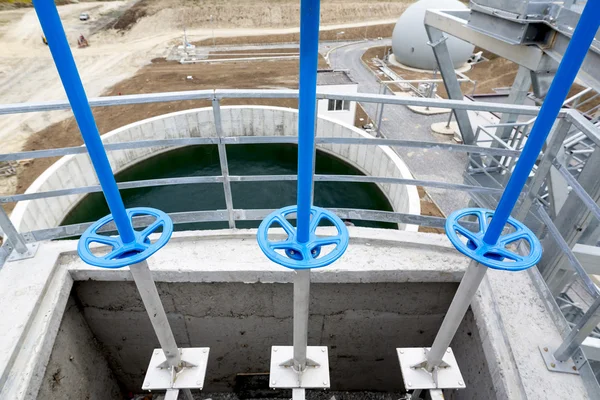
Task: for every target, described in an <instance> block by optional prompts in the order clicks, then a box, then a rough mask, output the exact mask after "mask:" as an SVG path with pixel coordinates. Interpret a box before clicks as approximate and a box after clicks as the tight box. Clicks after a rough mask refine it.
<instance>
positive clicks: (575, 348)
mask: <svg viewBox="0 0 600 400" xmlns="http://www.w3.org/2000/svg"><path fill="white" fill-rule="evenodd" d="M296 96H297V91H294V90H282V91H276V90H214V91H213V90H210V91H197V92H180V93H159V94H151V95H130V96H119V97H111V98H98V99H92V100H90V104H91V105H93V106H96V107H106V106H112V105H119V104H143V103H150V102H161V101H178V100H182V99H190V98H195V99H209V100H211V101H212V108H213V113H214V116H215V124H216V128H217V129H216V131H217V133H218V134H219V136H218V137H216V138H192V139H168V140H144V141H135V142H126V143H113V144H106V145H105V146H104V147H105V149H106V150H107V151H115V150H123V149H132V148H144V147H157V146H160V147H174V148H175V147H181V146H186V145H202V144H216V145H218V146H220V147H221V150H220V152H219V156H220V164H221V167H222V172H221V175H218V176H211V177H191V178H189V177H181V178H170V179H155V180H148V181H139V182H124V183H121V184H120V186H119V188H120V189H126V188H133V187H151V186H157V185H171V184H182V183H215V182H216V183H222V184H223V185H224V191H225V195H226V198H228V200H227V202H226V204H227V209H224V210H213V211H194V212H181V213H172V214H170V217H171V218H172V219H173V222H174V223H175V224H178V223H188V222H208V221H224V222H228V224H229V226H230V227H232V228H235V222H236V221H242V220H260V219H262V218H264V217H265V216H266V215H268V214H269V213H270V212H271V211H273V210H244V209H236V208H235V207H234V205H233V201H232V199H231V192H230V188H229V190H227V186H228V185H231V182H240V181H255V182H258V181H275V180H295V179H296V176H293V175H286V176H268V175H266V176H231V175H229V173H228V168H227V166H228V164H227V157H226V151H225V147H226V146H227V145H236V144H244V143H296V142H297V137H269V136H263V137H228V136H226V132H223V131H222V128H219V125H220V101H221V100H222V99H225V98H228V99H229V98H248V97H254V98H290V97H291V98H293V97H296ZM124 97H126V98H124ZM317 97H318V98H327V99H339V100H350V101H360V102H373V103H380V104H387V105H392V106H394V105H395V106H397V105H421V106H430V107H445V108H452V109H460V110H480V111H495V112H509V113H513V114H524V115H531V116H535V115H536V113H537V111H538V109H537V107H530V106H520V105H504V104H490V103H480V102H466V101H456V100H440V99H427V98H425V99H422V98H411V99H404V98H398V97H395V96H389V95H363V94H359V95H344V94H333V93H325V92H322V93H318V94H317ZM68 108H69V105H68V103H65V102H49V103H41V104H40V103H38V104H11V105H0V114H12V113H24V112H38V111H49V110H58V109H68ZM572 127H575V128H577V129H579V130H581V131H582V132H583V133H584V134H585V135H586V137H587V138H588V139H589V140H591V141H592V142H594V143H596V144H600V131H599V130H598V128H597V127H596V126H595V125H594V124H592V123H591V122H590V121H588V120H587V119H586V118H585V117H583V116H582V115H581V114H580V113H578V112H577V111H575V110H566V109H563V110H562V111H561V112H560V114H559V123H558V124H557V126H556V127H555V128H554V134H552V136H551V138H550V139H549V142H548V143H547V144H546V149H545V151H544V153H543V156H542V158H541V159H540V160H538V163H537V171H536V173H535V175H534V177H533V178H532V179H531V180H530V181H529V183H528V186H527V188H526V190H525V191H524V194H523V195H522V196H521V198H520V202H519V206H518V211H517V212H516V214H517V215H518V216H519V217H521V216H523V215H527V214H528V213H531V214H533V215H535V216H536V217H537V218H538V219H541V220H542V221H543V222H544V224H545V225H546V227H547V232H548V235H547V236H548V238H550V239H549V240H553V241H554V242H555V243H556V244H557V248H558V249H559V250H560V252H561V254H563V255H564V257H565V258H566V259H567V261H568V263H569V265H570V266H571V268H572V269H573V271H574V273H575V274H577V276H578V278H580V279H582V281H583V282H584V283H585V286H586V288H587V290H588V291H589V292H590V294H591V295H592V296H593V297H594V298H596V299H597V298H599V297H600V293H599V292H598V289H597V288H596V287H595V285H594V284H593V282H592V281H591V279H590V277H589V276H588V274H587V273H586V271H585V269H584V268H583V267H582V266H581V264H580V263H579V262H578V260H577V258H576V256H575V255H574V253H573V251H572V249H571V247H572V246H571V245H570V244H568V243H567V242H566V241H565V240H564V238H563V237H562V235H561V232H560V231H559V230H558V228H557V227H556V226H555V225H554V222H553V221H552V219H551V218H550V216H549V215H548V213H547V212H546V211H545V209H544V207H543V206H542V204H541V203H540V202H539V199H538V192H539V188H540V187H541V186H542V185H543V183H544V182H545V180H546V179H547V176H548V174H549V171H550V170H551V169H552V168H556V167H557V166H556V162H555V158H556V152H557V149H559V148H560V147H561V145H562V142H563V140H564V137H565V136H566V134H567V133H568V132H569V131H570V130H571V129H572ZM315 142H316V144H325V143H338V144H340V143H347V144H352V145H359V146H361V145H385V146H391V147H413V148H435V149H438V150H444V151H451V152H464V153H468V154H470V153H477V154H482V155H487V156H499V157H512V158H517V157H519V155H520V153H521V151H520V150H519V149H517V148H505V147H504V146H503V147H502V148H495V147H489V148H487V147H478V146H472V145H450V144H440V143H436V142H418V141H409V140H396V139H379V138H372V139H369V138H323V137H318V138H315ZM509 147H510V146H509ZM83 153H86V148H85V147H70V148H60V149H49V150H38V151H32V152H21V153H11V154H0V161H7V160H20V159H26V158H44V157H54V156H64V155H70V154H83ZM558 170H559V173H562V174H564V173H565V172H564V167H558ZM315 180H316V181H334V182H335V181H349V182H373V183H389V184H400V185H410V184H412V185H420V186H424V187H435V188H440V189H445V190H460V191H466V192H468V193H470V194H471V195H472V197H473V198H474V199H476V200H477V201H480V202H482V203H483V204H481V205H483V206H489V204H486V203H485V200H484V199H485V198H484V197H483V196H488V197H490V196H492V195H493V196H497V195H499V194H500V193H501V192H502V189H500V188H489V187H482V186H480V185H476V184H449V183H445V182H436V181H425V180H406V179H397V178H388V177H367V176H339V175H316V176H315ZM570 184H572V185H573V187H574V190H573V194H574V195H575V196H580V197H581V198H582V199H583V204H584V205H585V207H586V209H589V210H590V211H589V212H590V213H592V214H593V215H594V216H598V213H600V210H599V208H598V206H597V205H595V203H594V201H593V200H594V199H592V198H591V197H590V194H589V193H587V191H586V190H587V189H586V187H584V186H581V185H580V184H579V183H578V181H577V180H575V178H573V179H572V181H570ZM99 190H100V188H99V187H97V186H90V187H80V188H72V189H65V190H61V191H53V192H45V193H31V194H24V195H11V196H2V197H0V202H2V203H8V202H14V201H22V200H31V199H36V198H44V197H51V196H66V195H71V194H77V193H90V192H95V191H99ZM228 192H229V194H228ZM331 211H333V212H335V213H336V214H337V215H338V216H340V217H341V218H351V219H359V220H361V219H362V220H369V221H380V222H396V223H405V224H414V225H419V226H430V227H443V226H444V223H445V219H444V218H440V217H427V216H420V215H410V214H405V213H397V212H384V211H374V210H361V209H332V210H331ZM146 219H147V218H146ZM133 222H134V226H142V225H144V224H145V223H146V224H147V221H145V217H139V218H135V219H134V221H133ZM89 225H90V224H89V223H84V224H77V225H70V226H61V227H57V228H50V229H44V230H39V231H33V232H23V233H19V232H18V231H17V230H16V229H15V228H14V226H13V225H12V224H11V223H10V220H9V219H8V218H6V216H5V213H4V212H3V211H2V209H1V208H0V228H1V229H2V230H3V231H4V233H5V234H6V235H7V239H8V240H7V241H5V243H4V244H3V246H2V247H1V248H0V265H2V264H3V263H4V262H8V258H9V256H10V255H11V254H16V253H21V252H26V251H27V250H25V249H26V248H27V246H31V245H32V244H35V243H37V242H40V241H45V240H52V239H58V238H65V237H73V236H77V235H79V234H81V233H82V232H84V231H85V229H86V228H87V227H88V226H89ZM110 229H114V227H111V226H110V225H108V226H107V227H106V228H105V230H110ZM23 246H25V247H23ZM536 273H537V271H536ZM530 274H533V272H530ZM538 278H539V279H538ZM538 278H536V282H537V284H538V290H539V291H540V293H543V297H544V299H546V301H547V303H548V304H549V307H550V308H551V309H556V310H558V311H560V309H559V308H558V306H557V305H556V302H555V299H554V298H553V296H552V295H551V294H550V292H549V291H548V289H547V284H546V283H545V282H544V281H543V280H542V279H541V277H538ZM591 306H592V307H591V308H590V309H589V310H588V311H587V312H586V314H585V315H584V317H583V318H581V319H580V321H578V322H577V323H576V324H575V328H574V330H577V331H578V332H586V331H587V330H589V328H593V327H594V326H595V325H597V323H598V322H600V313H599V312H598V309H597V306H596V304H594V305H591ZM584 312H585V311H584ZM555 318H556V321H557V325H560V326H563V325H564V326H566V327H567V328H566V329H564V332H563V334H564V336H565V338H566V339H565V342H564V343H563V346H561V351H562V352H561V354H558V355H557V356H558V357H564V356H565V354H570V355H571V357H574V359H576V360H578V361H576V364H577V365H578V369H579V371H580V374H581V375H582V377H584V378H586V382H587V383H588V384H589V385H591V387H594V388H597V386H594V385H597V383H596V382H595V378H593V371H592V370H591V367H590V365H589V363H588V362H587V359H586V358H585V356H584V354H583V352H582V351H581V347H580V346H581V343H582V342H583V339H585V337H584V336H583V334H578V335H575V334H573V335H569V330H568V326H569V325H568V324H567V323H566V321H564V318H563V317H562V315H560V313H558V314H557V315H556V316H555ZM588 378H589V379H588Z"/></svg>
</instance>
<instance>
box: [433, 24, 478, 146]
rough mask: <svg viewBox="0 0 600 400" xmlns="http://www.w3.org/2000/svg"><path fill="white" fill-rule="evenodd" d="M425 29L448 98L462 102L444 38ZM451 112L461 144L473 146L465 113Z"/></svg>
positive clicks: (469, 124)
mask: <svg viewBox="0 0 600 400" xmlns="http://www.w3.org/2000/svg"><path fill="white" fill-rule="evenodd" d="M425 29H426V30H427V36H429V45H430V46H431V47H432V48H433V54H434V55H435V59H436V61H437V64H438V68H439V70H440V73H441V75H442V78H443V79H444V86H445V87H446V92H447V93H448V97H449V98H450V99H452V100H463V98H464V96H463V94H462V91H461V89H460V83H459V82H458V78H457V77H456V71H455V70H454V65H453V64H452V58H451V57H450V51H449V50H448V45H447V43H446V37H445V36H444V34H443V33H442V31H441V30H439V29H437V28H434V27H432V26H427V25H426V26H425ZM453 111H454V117H455V119H456V123H457V124H458V128H459V130H460V134H461V136H462V140H463V143H465V144H475V135H474V134H473V127H472V126H471V121H470V120H469V114H468V113H467V111H465V110H457V109H454V110H453Z"/></svg>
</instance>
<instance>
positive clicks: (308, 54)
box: [297, 0, 320, 243]
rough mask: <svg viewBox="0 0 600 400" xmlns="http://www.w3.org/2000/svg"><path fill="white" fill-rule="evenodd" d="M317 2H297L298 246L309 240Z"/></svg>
mask: <svg viewBox="0 0 600 400" xmlns="http://www.w3.org/2000/svg"><path fill="white" fill-rule="evenodd" d="M319 12H320V1H319V0H301V1H300V82H299V89H300V93H299V99H298V213H297V221H298V229H297V239H298V242H299V243H306V242H308V240H309V238H310V209H311V206H312V187H313V170H312V167H313V159H314V156H315V154H314V148H315V125H316V116H317V115H316V114H317V61H318V56H319V16H320V14H319Z"/></svg>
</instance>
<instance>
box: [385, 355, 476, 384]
mask: <svg viewBox="0 0 600 400" xmlns="http://www.w3.org/2000/svg"><path fill="white" fill-rule="evenodd" d="M429 350H430V348H429V347H403V348H397V349H396V351H397V352H398V360H399V361H400V370H401V371H402V378H403V379H404V385H405V387H406V389H407V390H413V389H464V388H465V387H466V385H465V381H464V379H463V377H462V374H461V373H460V369H459V368H458V363H457V362H456V358H454V353H453V352H452V349H450V347H448V350H446V353H445V354H444V358H443V359H442V363H441V364H440V365H439V366H438V367H437V368H435V369H434V370H433V372H429V371H427V370H426V369H425V368H424V366H425V363H426V362H427V352H428V351H429Z"/></svg>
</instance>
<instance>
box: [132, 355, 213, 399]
mask: <svg viewBox="0 0 600 400" xmlns="http://www.w3.org/2000/svg"><path fill="white" fill-rule="evenodd" d="M209 350H210V349H209V348H208V347H188V348H182V349H179V351H180V352H181V363H182V368H181V369H180V370H179V371H178V372H176V371H175V370H174V369H173V368H172V367H171V366H169V365H168V364H167V358H166V357H165V353H164V352H163V351H162V349H154V351H153V352H152V358H151V359H150V364H149V365H148V371H147V372H146V377H145V378H144V383H143V385H142V389H144V390H168V389H202V387H203V386H204V377H205V375H206V365H207V363H208V353H209Z"/></svg>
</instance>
